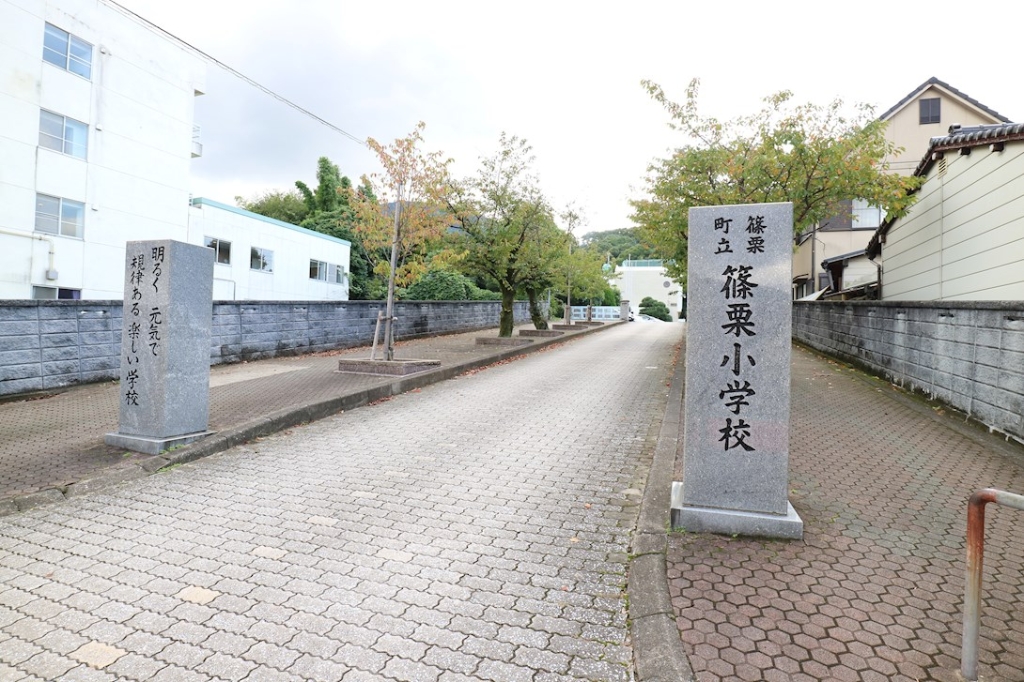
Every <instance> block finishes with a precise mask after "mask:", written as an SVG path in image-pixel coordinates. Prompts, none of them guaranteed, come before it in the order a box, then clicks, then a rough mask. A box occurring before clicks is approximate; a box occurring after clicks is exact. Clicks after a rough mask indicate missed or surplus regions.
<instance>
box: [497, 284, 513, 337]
mask: <svg viewBox="0 0 1024 682" xmlns="http://www.w3.org/2000/svg"><path fill="white" fill-rule="evenodd" d="M515 300H516V290H515V289H506V288H505V287H502V288H501V317H500V318H499V320H498V336H501V337H505V338H508V337H510V336H512V328H513V327H515V324H516V316H515V308H514V307H513V306H514V304H515Z"/></svg>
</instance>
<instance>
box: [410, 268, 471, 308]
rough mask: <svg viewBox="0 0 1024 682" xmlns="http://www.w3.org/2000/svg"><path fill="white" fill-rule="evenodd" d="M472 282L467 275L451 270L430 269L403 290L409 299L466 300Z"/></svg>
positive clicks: (469, 296)
mask: <svg viewBox="0 0 1024 682" xmlns="http://www.w3.org/2000/svg"><path fill="white" fill-rule="evenodd" d="M473 288H474V285H473V283H472V282H471V281H470V280H469V278H468V277H466V276H465V275H463V274H462V273H459V272H453V271H451V270H431V271H429V272H427V273H426V274H425V275H423V276H422V277H420V278H419V279H418V280H416V281H415V282H413V283H412V285H410V286H409V287H408V288H406V290H405V295H404V296H403V297H402V298H405V299H407V300H410V301H468V300H470V299H471V298H472V290H473Z"/></svg>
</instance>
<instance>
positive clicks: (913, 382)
mask: <svg viewBox="0 0 1024 682" xmlns="http://www.w3.org/2000/svg"><path fill="white" fill-rule="evenodd" d="M793 338H794V339H795V340H797V341H799V342H801V343H803V344H806V345H807V346H810V347H811V348H814V349H816V350H819V351H822V352H824V353H828V354H830V355H834V356H836V357H838V358H841V359H843V360H846V361H849V362H851V363H853V364H856V365H858V366H860V367H862V368H864V369H866V370H868V371H870V372H872V373H874V374H878V375H880V376H882V377H884V378H886V379H887V380H889V381H891V382H892V383H894V384H896V385H898V386H902V387H905V388H908V389H911V390H914V391H918V392H920V393H923V394H925V395H927V396H928V397H930V398H934V399H937V400H941V401H942V402H944V403H946V404H948V405H950V406H951V407H953V408H955V409H957V410H960V411H962V412H964V413H965V414H967V415H968V416H969V417H971V418H973V419H975V420H977V421H978V422H981V423H982V424H985V425H986V426H988V427H989V428H991V429H994V430H996V431H999V432H1001V433H1004V434H1007V435H1009V436H1011V437H1013V438H1014V439H1016V440H1019V441H1024V303H1021V302H1017V301H995V302H959V301H943V302H927V303H913V302H906V301H899V302H897V301H884V302H883V301H848V302H836V303H825V302H800V301H798V302H795V303H794V304H793Z"/></svg>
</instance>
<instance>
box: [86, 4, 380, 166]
mask: <svg viewBox="0 0 1024 682" xmlns="http://www.w3.org/2000/svg"><path fill="white" fill-rule="evenodd" d="M103 2H104V3H106V4H107V5H110V6H111V7H113V8H114V9H116V10H117V11H119V12H121V14H124V15H125V16H127V17H128V18H130V19H134V20H135V21H137V22H139V23H141V24H143V25H145V26H146V27H147V28H149V29H151V30H153V31H156V32H157V33H160V34H161V35H163V36H165V37H167V38H170V39H171V40H173V41H174V42H176V43H179V44H181V45H184V46H185V47H186V48H188V49H189V50H191V51H192V52H194V53H196V54H197V55H199V56H200V57H202V58H203V59H205V60H207V61H209V62H211V63H213V64H216V65H217V66H219V67H220V68H222V69H224V70H225V71H227V72H228V73H230V74H231V75H233V76H235V77H236V78H238V79H240V80H243V81H245V82H246V83H248V84H249V85H251V86H253V87H254V88H256V89H257V90H260V91H262V92H264V93H265V94H267V95H270V96H271V97H273V98H274V99H276V100H277V101H278V102H281V103H282V104H286V105H288V106H290V107H291V108H292V109H295V110H296V111H299V112H300V113H303V114H305V115H306V116H309V117H310V118H312V119H313V120H314V121H317V122H318V123H321V124H322V125H325V126H327V127H328V128H330V129H331V130H333V131H334V132H336V133H340V134H341V135H344V136H345V137H347V138H348V139H350V140H352V141H353V142H355V143H357V144H361V145H363V146H364V147H365V146H366V141H365V140H362V139H360V138H358V137H356V136H355V135H353V134H352V133H349V132H347V131H345V130H342V129H341V128H339V127H338V126H336V125H334V124H333V123H331V122H330V121H328V120H326V119H324V118H322V117H320V116H317V115H316V114H314V113H313V112H312V111H310V110H309V109H306V108H305V107H303V106H300V105H298V104H296V103H295V102H293V101H291V100H290V99H288V98H287V97H284V96H283V95H279V94H277V93H276V92H274V91H273V90H271V89H270V88H268V87H266V86H265V85H261V84H259V83H257V82H256V81H254V80H253V79H252V78H249V77H248V76H246V75H245V74H244V73H242V72H241V71H239V70H238V69H235V68H232V67H230V66H228V65H227V64H225V63H224V62H222V61H220V60H219V59H217V58H216V57H214V56H213V55H211V54H209V53H207V52H203V51H202V50H200V49H199V48H198V47H196V46H195V45H192V44H191V43H189V42H187V41H185V40H182V39H181V38H179V37H178V36H176V35H174V34H173V33H171V32H170V31H168V30H167V29H165V28H163V27H161V26H157V25H156V24H154V23H153V22H152V21H150V20H149V19H146V18H145V17H143V16H140V15H138V14H136V13H135V12H133V11H131V10H130V9H128V8H127V7H125V6H124V5H121V4H119V3H117V2H115V0H103Z"/></svg>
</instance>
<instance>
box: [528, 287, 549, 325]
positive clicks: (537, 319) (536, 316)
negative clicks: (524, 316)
mask: <svg viewBox="0 0 1024 682" xmlns="http://www.w3.org/2000/svg"><path fill="white" fill-rule="evenodd" d="M537 293H538V292H537V290H536V289H527V290H526V296H527V298H529V299H530V319H531V320H532V321H533V327H534V329H547V328H548V321H547V319H546V318H545V317H544V310H543V309H542V308H541V307H540V301H539V300H538V299H537Z"/></svg>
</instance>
